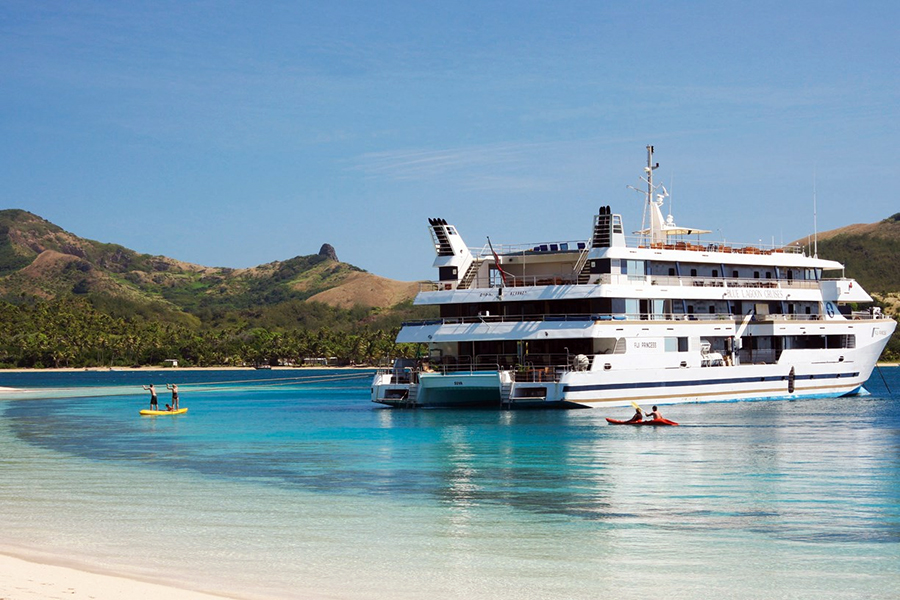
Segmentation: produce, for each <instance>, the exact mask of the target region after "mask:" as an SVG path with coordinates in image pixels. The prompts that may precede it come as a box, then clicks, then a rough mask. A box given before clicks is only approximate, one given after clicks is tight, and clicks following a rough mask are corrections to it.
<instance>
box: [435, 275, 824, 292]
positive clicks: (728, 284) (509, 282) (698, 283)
mask: <svg viewBox="0 0 900 600" xmlns="http://www.w3.org/2000/svg"><path fill="white" fill-rule="evenodd" d="M648 280H649V283H650V284H651V285H660V286H693V287H717V288H723V289H725V288H760V289H791V290H798V289H808V290H814V289H817V288H818V287H819V282H818V281H814V280H804V279H788V278H784V277H783V278H780V279H775V278H766V279H762V278H736V277H698V276H686V275H683V276H681V277H679V276H677V275H647V276H645V275H617V274H611V273H604V274H602V275H600V276H599V278H598V279H597V284H600V285H635V284H645V283H647V282H648ZM577 283H578V279H577V275H573V274H572V272H568V273H558V274H544V275H527V276H524V277H523V276H515V275H511V274H509V273H507V274H506V283H505V284H504V285H501V284H499V283H497V282H496V281H487V279H486V278H485V277H476V278H475V279H474V280H473V281H472V283H471V285H469V287H468V288H466V289H472V290H475V289H479V290H483V289H496V290H497V291H498V293H500V288H501V287H503V288H519V287H536V286H550V285H575V284H577ZM454 288H455V285H454V283H453V282H447V281H421V282H419V291H420V292H438V291H452V290H453V289H454Z"/></svg>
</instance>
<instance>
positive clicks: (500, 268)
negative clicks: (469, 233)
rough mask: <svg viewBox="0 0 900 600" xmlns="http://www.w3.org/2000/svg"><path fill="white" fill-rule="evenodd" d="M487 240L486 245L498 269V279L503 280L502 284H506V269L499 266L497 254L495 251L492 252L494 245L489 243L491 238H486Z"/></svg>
mask: <svg viewBox="0 0 900 600" xmlns="http://www.w3.org/2000/svg"><path fill="white" fill-rule="evenodd" d="M487 240H488V246H490V248H491V254H493V255H494V265H495V266H496V267H497V270H498V271H500V281H502V282H503V285H506V271H504V270H503V267H501V266H500V258H499V257H498V256H497V253H496V252H494V245H493V244H491V238H488V239H487Z"/></svg>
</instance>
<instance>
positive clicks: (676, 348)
mask: <svg viewBox="0 0 900 600" xmlns="http://www.w3.org/2000/svg"><path fill="white" fill-rule="evenodd" d="M664 343H665V348H666V352H687V351H688V339H687V338H686V337H679V338H674V337H667V338H665V341H664Z"/></svg>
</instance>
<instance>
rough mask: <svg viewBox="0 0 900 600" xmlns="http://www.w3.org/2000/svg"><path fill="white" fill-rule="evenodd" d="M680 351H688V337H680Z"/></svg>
mask: <svg viewBox="0 0 900 600" xmlns="http://www.w3.org/2000/svg"><path fill="white" fill-rule="evenodd" d="M678 351H679V352H687V351H688V339H687V338H686V337H680V338H678Z"/></svg>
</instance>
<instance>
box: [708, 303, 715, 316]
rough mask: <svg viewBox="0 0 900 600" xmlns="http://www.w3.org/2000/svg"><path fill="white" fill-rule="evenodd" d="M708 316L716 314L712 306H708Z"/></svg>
mask: <svg viewBox="0 0 900 600" xmlns="http://www.w3.org/2000/svg"><path fill="white" fill-rule="evenodd" d="M709 314H711V315H714V314H716V307H715V305H714V304H710V305H709Z"/></svg>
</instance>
